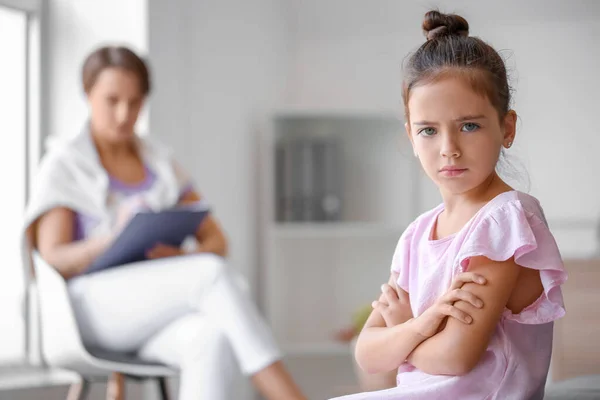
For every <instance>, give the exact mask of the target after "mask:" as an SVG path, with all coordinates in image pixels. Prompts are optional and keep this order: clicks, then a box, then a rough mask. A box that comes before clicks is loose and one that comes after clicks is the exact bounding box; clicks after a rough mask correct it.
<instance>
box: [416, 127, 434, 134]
mask: <svg viewBox="0 0 600 400" xmlns="http://www.w3.org/2000/svg"><path fill="white" fill-rule="evenodd" d="M419 134H420V135H423V136H433V135H435V129H433V128H423V129H421V130H420V131H419Z"/></svg>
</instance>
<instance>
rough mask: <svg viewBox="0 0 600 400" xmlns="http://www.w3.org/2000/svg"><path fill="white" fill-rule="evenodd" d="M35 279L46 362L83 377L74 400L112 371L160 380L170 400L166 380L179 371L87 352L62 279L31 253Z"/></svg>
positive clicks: (163, 395) (163, 393) (124, 356)
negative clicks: (92, 383) (91, 384)
mask: <svg viewBox="0 0 600 400" xmlns="http://www.w3.org/2000/svg"><path fill="white" fill-rule="evenodd" d="M32 262H33V267H34V271H35V277H34V279H33V280H32V283H31V285H33V287H32V288H30V289H32V290H34V291H35V290H36V291H37V297H38V299H39V302H38V307H39V319H40V321H39V322H40V347H41V355H42V358H43V360H44V361H45V363H46V364H47V365H48V366H50V367H57V368H62V369H67V370H71V371H74V372H77V373H78V374H80V375H81V377H82V382H81V386H80V390H79V391H78V393H77V394H76V395H74V397H73V399H74V400H80V399H81V400H83V399H84V398H85V397H86V396H87V392H88V389H89V384H90V383H91V382H93V381H94V380H99V379H102V380H105V379H106V378H107V376H108V375H110V374H111V373H113V372H119V373H121V374H123V375H124V376H126V377H129V378H133V379H137V380H147V379H155V380H157V381H158V384H159V390H160V395H161V398H162V399H163V400H169V393H168V388H167V382H166V378H167V377H170V376H174V375H176V374H177V371H176V370H174V369H172V368H168V367H166V366H164V365H160V364H154V363H149V362H145V361H143V360H140V359H138V358H136V357H135V355H132V354H115V353H108V352H100V351H95V350H92V349H87V348H85V346H84V345H83V342H82V339H81V335H80V334H79V328H78V326H77V322H76V320H75V315H74V312H73V308H72V306H71V302H70V298H69V293H68V291H67V285H66V282H65V280H64V279H63V277H62V276H61V275H60V274H59V273H58V272H57V271H56V270H55V269H54V268H53V267H52V266H50V265H49V264H48V263H47V262H45V261H44V260H43V259H42V258H41V256H40V255H39V254H38V253H37V252H33V253H32Z"/></svg>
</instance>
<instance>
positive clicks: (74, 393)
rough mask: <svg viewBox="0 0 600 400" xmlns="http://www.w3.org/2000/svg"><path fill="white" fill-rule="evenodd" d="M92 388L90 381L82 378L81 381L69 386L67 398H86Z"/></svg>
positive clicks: (72, 399)
mask: <svg viewBox="0 0 600 400" xmlns="http://www.w3.org/2000/svg"><path fill="white" fill-rule="evenodd" d="M89 390H90V382H88V381H87V380H85V379H82V380H81V382H79V383H74V384H72V385H71V387H70V388H69V393H68V394H67V400H85V398H87V395H88V392H89Z"/></svg>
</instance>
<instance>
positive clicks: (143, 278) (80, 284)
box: [70, 254, 303, 399]
mask: <svg viewBox="0 0 600 400" xmlns="http://www.w3.org/2000/svg"><path fill="white" fill-rule="evenodd" d="M70 292H71V296H72V298H73V303H74V306H75V309H76V313H77V319H78V322H79V323H80V325H81V330H82V334H83V336H84V338H85V339H86V344H88V345H90V346H98V347H101V348H105V349H109V350H113V351H133V350H137V349H140V348H142V347H143V345H144V344H146V343H147V342H148V341H149V340H150V338H152V337H153V336H154V335H156V334H157V333H159V332H160V331H161V330H162V329H163V328H164V327H165V326H166V325H168V324H170V323H172V322H174V321H175V320H177V319H179V318H181V317H183V316H185V315H188V314H194V313H200V314H204V315H206V316H207V317H208V318H209V320H211V321H213V323H215V325H216V326H217V327H218V328H219V329H220V330H221V332H222V333H223V334H224V335H225V336H226V337H227V338H228V340H229V343H230V345H231V347H232V348H233V352H234V354H235V355H236V357H237V359H238V362H239V364H240V367H241V369H242V370H243V371H244V372H245V373H246V374H248V375H253V381H254V382H255V383H256V384H257V386H258V388H259V390H261V392H263V394H264V395H265V396H266V397H267V398H269V399H280V398H282V397H281V393H282V392H281V390H284V392H285V393H286V395H285V398H289V399H296V398H303V397H302V396H301V395H300V392H299V390H298V389H297V387H296V386H295V385H294V384H293V382H292V380H291V378H289V375H288V374H287V373H286V371H285V369H284V368H283V366H282V365H281V363H279V362H277V361H278V360H279V352H278V350H277V347H276V345H275V342H274V340H273V338H272V334H271V332H270V330H269V328H268V326H267V325H266V323H265V322H264V320H263V319H262V318H261V316H260V315H259V313H258V310H257V309H256V307H255V306H254V304H253V303H252V301H251V299H249V297H248V296H247V295H246V294H245V293H243V292H242V291H241V290H240V288H239V285H237V284H236V282H235V276H234V272H233V271H230V270H229V269H228V268H227V267H226V266H225V265H224V262H223V260H222V259H221V258H219V257H216V256H213V255H210V254H200V255H190V256H183V257H176V258H170V259H160V260H153V261H146V262H143V263H138V264H136V265H132V266H128V267H122V268H117V269H114V270H109V271H105V272H103V273H99V274H95V275H90V276H83V277H80V278H76V279H74V280H73V281H72V282H71V284H70Z"/></svg>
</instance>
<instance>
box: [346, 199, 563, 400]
mask: <svg viewBox="0 0 600 400" xmlns="http://www.w3.org/2000/svg"><path fill="white" fill-rule="evenodd" d="M443 209H444V206H443V204H442V205H440V206H438V207H436V208H435V209H433V210H431V211H429V212H427V213H425V214H423V215H421V216H420V217H419V218H417V219H416V220H415V221H414V222H413V223H412V224H411V225H410V226H409V227H408V228H407V229H406V231H405V232H404V234H403V235H402V237H401V238H400V241H399V243H398V246H397V248H396V252H395V254H394V258H393V261H392V271H395V272H398V273H399V278H398V285H399V286H400V287H401V288H402V289H404V290H406V291H407V292H408V293H409V296H410V303H411V307H412V311H413V315H414V316H415V317H416V316H418V315H420V314H421V313H423V312H424V311H425V310H426V309H427V308H428V307H429V306H430V305H431V304H432V303H433V302H434V301H435V300H436V299H437V298H438V297H439V296H440V295H441V294H443V293H444V292H445V291H446V290H447V289H448V287H449V286H450V283H451V282H452V280H453V278H454V277H455V276H456V275H457V274H460V273H461V272H464V271H466V270H467V267H468V263H469V258H470V257H474V256H485V257H487V258H489V259H491V260H495V261H503V260H507V259H509V258H511V257H514V259H515V261H516V263H517V264H519V265H521V266H523V267H525V268H532V269H536V270H539V271H540V276H541V280H542V284H543V286H544V292H543V294H542V295H541V296H540V297H539V298H538V299H537V300H536V301H535V302H534V303H533V304H531V305H529V306H528V307H526V308H525V309H524V310H522V311H521V312H520V313H519V314H513V313H512V312H511V311H510V310H508V309H505V311H504V314H503V315H502V317H501V318H500V321H499V322H498V326H497V328H496V331H495V333H494V335H493V336H492V338H491V340H490V343H489V345H488V348H487V350H486V352H485V353H484V355H483V356H482V358H481V361H480V362H479V364H478V365H477V367H476V368H475V369H473V370H472V371H471V372H470V373H468V374H467V375H464V376H444V375H429V374H426V373H424V372H421V371H419V370H418V369H416V368H415V367H413V366H412V365H410V364H409V363H405V364H403V365H401V366H400V368H399V370H398V376H397V384H398V386H397V387H395V388H393V389H387V390H382V391H377V392H369V393H359V394H355V395H350V396H344V397H340V398H338V400H341V399H344V400H359V399H365V400H366V399H382V400H383V399H394V400H396V399H411V400H420V399H427V400H434V399H444V400H447V399H461V400H470V399H472V400H483V399H502V400H505V399H510V400H520V399H524V400H525V399H527V400H529V399H532V400H533V399H535V400H537V399H539V400H541V399H543V396H544V386H545V382H546V376H547V374H548V368H549V365H550V355H551V352H552V330H553V325H554V324H553V321H554V320H556V319H558V318H560V317H562V316H563V315H564V314H565V309H564V305H563V300H562V293H561V290H560V285H561V284H562V283H564V282H565V280H566V279H567V274H566V272H565V269H564V267H563V263H562V259H561V256H560V252H559V250H558V247H557V246H556V242H555V240H554V237H553V236H552V234H551V233H550V230H549V229H548V226H547V223H546V220H545V218H544V213H543V211H542V208H541V206H540V204H539V202H538V200H537V199H535V198H534V197H532V196H529V195H527V194H524V193H521V192H518V191H510V192H505V193H502V194H500V195H498V196H497V197H496V198H494V199H493V200H491V201H490V202H489V203H487V204H486V205H485V206H484V207H483V208H481V210H479V212H478V213H477V214H475V216H474V217H473V218H471V220H470V221H469V222H468V223H467V224H466V225H465V226H464V227H463V228H462V229H461V230H460V231H459V232H457V233H456V234H454V235H451V236H449V237H446V238H443V239H440V240H431V239H430V238H431V234H432V229H433V227H434V224H435V221H436V220H437V216H438V215H439V214H440V213H441V212H442V211H443Z"/></svg>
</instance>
